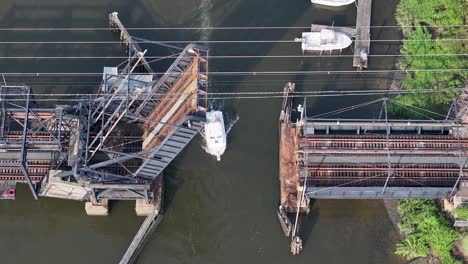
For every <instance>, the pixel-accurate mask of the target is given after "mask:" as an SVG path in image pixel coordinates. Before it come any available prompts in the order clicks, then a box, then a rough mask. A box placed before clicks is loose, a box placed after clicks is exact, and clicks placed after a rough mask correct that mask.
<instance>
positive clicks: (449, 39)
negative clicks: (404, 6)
mask: <svg viewBox="0 0 468 264" xmlns="http://www.w3.org/2000/svg"><path fill="white" fill-rule="evenodd" d="M467 40H468V39H459V38H446V39H370V40H367V39H365V40H356V39H355V40H353V42H402V41H403V42H435V41H442V42H450V41H467ZM132 42H133V43H139V44H142V43H144V44H200V43H201V44H216V43H235V44H248V43H295V42H298V41H295V40H144V41H141V40H140V41H137V40H134V41H132ZM120 43H122V42H121V41H0V44H28V45H30V44H120Z"/></svg>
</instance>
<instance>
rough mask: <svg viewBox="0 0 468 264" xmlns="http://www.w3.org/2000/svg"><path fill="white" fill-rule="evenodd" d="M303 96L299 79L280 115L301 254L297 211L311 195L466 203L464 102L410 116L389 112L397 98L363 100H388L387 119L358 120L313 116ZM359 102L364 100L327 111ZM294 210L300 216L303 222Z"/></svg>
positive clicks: (290, 231) (284, 172)
mask: <svg viewBox="0 0 468 264" xmlns="http://www.w3.org/2000/svg"><path fill="white" fill-rule="evenodd" d="M299 96H300V95H299ZM295 97H296V96H295V85H294V84H293V83H288V84H286V86H285V87H284V101H283V105H282V109H281V114H280V118H279V134H280V137H279V138H280V142H279V172H280V173H279V174H280V175H279V178H280V196H281V197H280V207H279V210H278V217H279V219H280V222H281V224H282V227H283V229H284V231H285V234H286V235H288V236H289V235H291V236H292V237H293V243H292V246H291V248H292V251H293V253H298V252H300V249H301V247H302V244H301V242H300V239H299V240H297V241H296V242H298V243H294V241H295V240H294V238H295V239H297V238H298V236H297V232H298V231H297V217H298V216H299V212H308V210H309V203H310V200H311V199H406V198H427V199H436V198H447V200H448V201H451V202H453V203H455V206H456V205H457V204H461V203H463V202H465V200H466V198H465V197H466V196H467V195H466V193H467V188H466V186H468V179H467V177H466V175H467V173H468V133H467V131H468V130H467V127H468V123H466V122H464V121H463V120H464V118H462V117H461V116H460V115H459V114H458V111H457V108H458V107H460V106H459V105H458V104H457V103H455V102H454V104H452V109H451V111H450V113H449V114H448V115H446V116H440V117H441V118H439V119H435V118H427V119H424V120H408V119H405V120H403V119H391V118H389V114H388V111H387V105H388V104H389V102H393V101H392V99H389V98H382V99H379V100H375V101H373V102H369V103H368V104H366V103H364V104H362V106H364V105H369V104H371V103H379V104H381V111H380V118H378V119H360V118H355V119H350V118H336V117H325V116H326V114H323V115H317V116H316V117H308V116H307V114H306V106H301V105H299V106H298V107H295V106H293V98H295ZM304 100H305V99H304ZM357 107H361V106H352V107H348V108H344V109H340V110H336V111H331V112H329V113H327V114H331V115H332V116H333V115H335V114H337V113H342V112H346V111H350V110H353V109H356V108H357ZM404 107H407V108H408V107H409V106H404ZM409 111H411V109H409ZM418 111H423V113H424V111H425V110H424V109H418ZM427 112H429V111H427ZM426 114H429V113H426ZM288 214H296V215H297V217H296V224H295V223H292V221H290V220H289V217H288ZM298 248H299V249H298Z"/></svg>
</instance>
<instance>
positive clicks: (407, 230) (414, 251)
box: [395, 199, 461, 264]
mask: <svg viewBox="0 0 468 264" xmlns="http://www.w3.org/2000/svg"><path fill="white" fill-rule="evenodd" d="M398 212H399V213H400V216H401V219H400V223H399V225H398V227H399V229H400V232H401V233H402V234H403V235H404V236H405V238H404V239H403V240H402V241H400V242H399V243H398V244H397V250H396V252H395V253H396V254H397V255H399V256H401V257H403V258H405V259H407V260H412V259H414V258H418V257H425V256H429V255H434V256H436V257H438V258H439V259H440V261H441V262H442V263H447V264H452V263H461V262H460V261H459V260H457V259H456V258H455V257H454V256H453V254H452V250H453V246H454V242H455V241H456V240H457V239H458V238H459V234H458V233H457V231H456V230H455V229H454V227H453V226H452V224H451V223H450V222H449V221H448V220H447V219H446V217H445V216H444V215H443V214H442V213H441V212H440V211H439V209H438V207H437V205H436V203H435V201H433V200H420V199H412V200H402V201H400V202H399V205H398Z"/></svg>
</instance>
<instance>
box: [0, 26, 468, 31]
mask: <svg viewBox="0 0 468 264" xmlns="http://www.w3.org/2000/svg"><path fill="white" fill-rule="evenodd" d="M344 27H347V26H344ZM348 27H351V28H356V26H348ZM413 27H414V26H413V25H408V26H361V27H357V28H397V29H398V28H413ZM424 27H426V28H451V27H468V25H432V26H431V25H428V26H424ZM126 29H127V30H279V29H310V26H295V27H294V26H290V27H286V26H255V27H250V26H235V27H127V28H126ZM98 30H109V28H108V27H69V28H60V27H36V28H34V27H24V28H19V27H16V28H15V27H11V28H0V31H98Z"/></svg>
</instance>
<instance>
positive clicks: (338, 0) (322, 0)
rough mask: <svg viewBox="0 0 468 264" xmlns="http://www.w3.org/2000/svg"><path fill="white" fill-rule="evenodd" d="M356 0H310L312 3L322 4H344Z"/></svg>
mask: <svg viewBox="0 0 468 264" xmlns="http://www.w3.org/2000/svg"><path fill="white" fill-rule="evenodd" d="M355 1H356V0H310V2H311V3H312V4H318V5H324V6H345V5H349V4H352V3H354V2H355Z"/></svg>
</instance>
